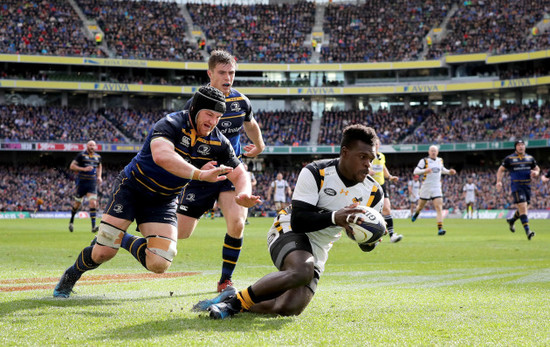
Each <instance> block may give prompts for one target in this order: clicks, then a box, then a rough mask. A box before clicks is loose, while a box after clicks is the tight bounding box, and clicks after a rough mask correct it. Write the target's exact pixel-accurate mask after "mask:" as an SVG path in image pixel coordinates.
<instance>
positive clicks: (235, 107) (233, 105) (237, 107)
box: [229, 102, 241, 112]
mask: <svg viewBox="0 0 550 347" xmlns="http://www.w3.org/2000/svg"><path fill="white" fill-rule="evenodd" d="M229 108H230V109H231V111H233V112H238V111H240V110H241V105H239V103H238V102H232V103H231V106H230V107H229Z"/></svg>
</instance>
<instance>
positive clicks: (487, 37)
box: [427, 0, 549, 59]
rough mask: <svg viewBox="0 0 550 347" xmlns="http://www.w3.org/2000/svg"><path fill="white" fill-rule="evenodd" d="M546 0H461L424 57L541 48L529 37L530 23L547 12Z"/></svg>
mask: <svg viewBox="0 0 550 347" xmlns="http://www.w3.org/2000/svg"><path fill="white" fill-rule="evenodd" d="M548 5H549V2H548V1H507V0H494V1H482V0H472V1H463V2H462V1H461V2H459V5H458V6H459V9H458V11H457V12H456V13H455V14H454V15H453V16H452V18H450V20H449V22H448V23H447V27H446V35H445V36H444V37H443V39H442V40H441V42H439V43H434V44H433V47H432V48H431V49H430V52H429V54H428V55H427V59H433V58H439V57H441V56H442V55H444V54H463V53H478V52H489V53H492V54H507V53H515V52H528V51H532V50H534V49H536V48H545V49H548V45H546V47H544V42H541V44H538V45H537V44H536V43H535V40H533V39H532V38H529V39H528V37H529V35H530V32H531V29H532V28H533V26H534V25H535V24H536V23H537V22H538V21H540V20H541V19H542V17H543V14H544V13H545V12H547V11H548Z"/></svg>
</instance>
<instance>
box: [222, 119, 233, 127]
mask: <svg viewBox="0 0 550 347" xmlns="http://www.w3.org/2000/svg"><path fill="white" fill-rule="evenodd" d="M231 124H232V123H231V121H228V120H226V121H223V122H222V123H221V126H222V127H224V128H229V127H230V126H231Z"/></svg>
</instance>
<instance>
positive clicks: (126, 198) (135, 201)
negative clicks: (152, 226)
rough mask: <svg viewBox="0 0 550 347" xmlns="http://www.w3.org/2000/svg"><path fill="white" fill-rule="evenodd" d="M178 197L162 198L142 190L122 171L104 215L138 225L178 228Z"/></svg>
mask: <svg viewBox="0 0 550 347" xmlns="http://www.w3.org/2000/svg"><path fill="white" fill-rule="evenodd" d="M176 203H177V199H176V197H173V198H171V197H160V196H157V195H153V194H151V193H150V192H146V191H144V190H142V189H141V187H140V186H139V183H135V182H134V181H132V180H131V179H129V178H128V177H127V176H126V174H125V173H124V171H122V172H121V173H120V174H119V175H118V177H117V179H116V181H115V184H114V185H113V193H112V195H111V199H110V200H109V203H108V204H107V208H106V210H105V212H104V213H106V214H108V215H110V216H113V217H117V218H121V219H126V220H129V221H133V220H134V219H135V220H136V223H137V224H138V225H140V224H141V223H163V224H171V225H173V226H175V227H177V226H178V223H177V218H176V206H177V205H176Z"/></svg>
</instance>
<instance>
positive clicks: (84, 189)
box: [75, 180, 97, 199]
mask: <svg viewBox="0 0 550 347" xmlns="http://www.w3.org/2000/svg"><path fill="white" fill-rule="evenodd" d="M88 193H90V194H97V181H96V180H78V181H77V183H76V194H75V197H76V198H78V199H81V198H83V197H85V196H86V195H87V194H88Z"/></svg>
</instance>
